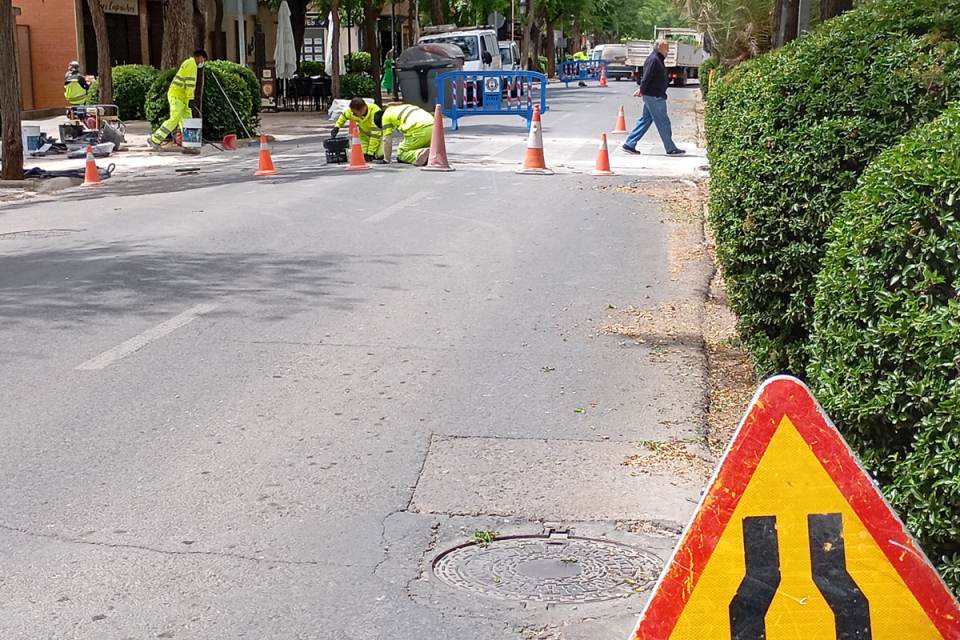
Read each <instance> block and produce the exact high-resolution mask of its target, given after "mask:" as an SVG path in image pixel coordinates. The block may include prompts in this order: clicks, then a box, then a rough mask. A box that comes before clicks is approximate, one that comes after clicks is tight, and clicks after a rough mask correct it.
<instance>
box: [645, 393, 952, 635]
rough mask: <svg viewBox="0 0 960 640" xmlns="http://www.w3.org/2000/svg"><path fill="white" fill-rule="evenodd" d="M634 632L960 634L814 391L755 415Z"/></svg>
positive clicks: (762, 402)
mask: <svg viewBox="0 0 960 640" xmlns="http://www.w3.org/2000/svg"><path fill="white" fill-rule="evenodd" d="M633 638H634V640H921V639H922V640H935V639H944V640H960V607H958V605H957V601H956V600H955V599H954V597H953V596H952V595H951V594H950V591H949V590H948V589H947V587H946V585H945V584H944V583H943V581H942V580H941V579H940V576H939V575H937V572H936V570H935V569H934V568H933V567H932V566H931V564H930V562H929V561H928V560H927V558H926V556H925V555H924V554H923V551H921V550H920V548H919V547H918V546H917V545H916V543H915V542H914V541H913V539H912V538H911V537H910V535H909V534H907V532H906V530H905V529H904V526H903V524H902V523H901V522H900V520H899V519H898V518H897V516H896V515H895V514H894V512H893V510H892V509H891V508H890V505H888V504H887V502H886V501H885V500H884V499H883V496H882V495H881V494H880V492H879V491H878V490H877V488H876V486H875V485H874V484H873V482H872V481H871V479H870V477H869V476H868V475H867V473H866V472H865V471H864V470H863V468H862V467H860V465H859V463H858V462H857V460H856V458H855V457H854V455H853V452H852V451H851V450H850V448H849V447H848V446H847V444H846V443H845V442H844V440H843V438H842V437H841V436H840V434H839V433H838V432H837V430H836V428H835V427H834V426H833V424H832V423H831V422H830V419H829V418H828V417H827V416H826V415H825V414H824V413H823V411H822V409H821V408H820V406H819V405H818V404H817V401H816V400H815V399H814V398H813V396H812V395H811V394H810V391H809V390H808V389H807V388H806V387H805V386H804V385H803V383H801V382H800V381H799V380H796V379H795V378H790V377H787V376H777V377H775V378H771V379H770V380H768V381H766V382H765V383H764V384H763V386H761V387H760V389H759V391H757V395H756V396H754V399H753V401H752V402H751V404H750V407H749V409H748V411H747V415H746V417H745V418H744V420H743V422H742V423H741V424H740V428H739V429H738V430H737V433H736V435H735V436H734V439H733V442H732V443H731V445H730V448H729V449H728V450H727V452H726V454H725V455H724V458H723V460H722V461H721V463H720V467H719V468H718V470H717V472H716V474H715V475H714V477H713V479H712V480H711V481H710V485H709V486H708V488H707V491H706V492H705V493H704V495H703V498H702V499H701V501H700V504H699V506H698V507H697V510H696V513H695V514H694V516H693V519H692V520H691V521H690V524H689V525H688V526H687V528H686V531H684V534H683V537H682V539H681V541H680V544H679V546H678V547H677V549H676V550H675V551H674V553H673V557H672V558H671V559H670V562H669V563H668V564H667V566H666V568H665V569H664V571H663V574H662V575H661V576H660V580H659V581H658V582H657V586H656V588H655V589H654V592H653V595H652V597H651V598H650V601H649V602H648V603H647V606H646V608H645V609H644V612H643V614H641V616H640V622H639V623H638V625H637V628H636V630H635V632H634V636H633Z"/></svg>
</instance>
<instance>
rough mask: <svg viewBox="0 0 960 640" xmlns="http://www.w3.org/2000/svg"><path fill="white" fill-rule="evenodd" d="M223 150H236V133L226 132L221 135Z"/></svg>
mask: <svg viewBox="0 0 960 640" xmlns="http://www.w3.org/2000/svg"><path fill="white" fill-rule="evenodd" d="M223 150H224V151H236V150H237V134H235V133H228V134H227V135H225V136H223Z"/></svg>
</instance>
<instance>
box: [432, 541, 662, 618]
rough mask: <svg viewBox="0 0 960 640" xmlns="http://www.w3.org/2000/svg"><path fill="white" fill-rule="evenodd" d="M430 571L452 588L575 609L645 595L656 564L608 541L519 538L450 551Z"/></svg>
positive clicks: (465, 546) (654, 559)
mask: <svg viewBox="0 0 960 640" xmlns="http://www.w3.org/2000/svg"><path fill="white" fill-rule="evenodd" d="M433 571H434V573H435V574H436V575H437V577H439V578H440V579H441V580H443V581H444V582H445V583H447V584H449V585H451V586H454V587H458V588H461V589H466V590H468V591H472V592H474V593H479V594H482V595H486V596H491V597H494V598H500V599H504V600H522V601H526V602H544V603H556V604H566V603H571V604H576V603H582V602H595V601H598V600H611V599H614V598H623V597H626V596H629V595H630V594H632V593H636V592H638V591H644V590H646V589H647V588H649V586H650V585H651V584H652V582H653V581H654V580H655V579H656V577H657V574H658V573H659V571H660V561H659V560H658V559H657V558H656V557H654V556H652V555H649V554H646V553H644V552H642V551H639V550H637V549H634V548H633V547H628V546H626V545H622V544H618V543H616V542H610V541H608V540H595V539H591V538H575V537H570V538H557V537H546V536H522V537H521V536H517V537H504V538H497V539H496V540H494V541H493V542H492V543H491V544H490V545H488V546H486V547H483V546H480V545H477V544H473V543H470V544H465V545H461V546H459V547H454V548H453V549H450V550H449V551H446V552H444V553H442V554H441V555H439V556H438V557H437V558H436V560H434V562H433Z"/></svg>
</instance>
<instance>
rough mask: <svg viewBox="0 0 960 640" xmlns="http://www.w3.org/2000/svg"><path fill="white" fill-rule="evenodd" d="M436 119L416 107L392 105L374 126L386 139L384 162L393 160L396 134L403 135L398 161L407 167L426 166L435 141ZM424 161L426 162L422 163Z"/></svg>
mask: <svg viewBox="0 0 960 640" xmlns="http://www.w3.org/2000/svg"><path fill="white" fill-rule="evenodd" d="M433 121H434V120H433V116H431V115H430V114H429V113H427V112H426V111H424V110H423V109H421V108H420V107H417V106H414V105H412V104H396V105H391V106H389V107H387V108H386V109H384V110H383V111H381V112H379V113H378V114H376V115H375V116H374V124H375V125H376V126H377V127H378V128H379V129H380V130H381V135H382V137H383V159H384V161H385V162H390V160H391V158H392V156H393V130H394V129H396V130H398V131H399V132H400V133H401V134H403V140H401V141H400V146H399V147H398V148H397V160H399V161H400V162H403V163H404V164H415V165H417V166H421V167H422V166H423V165H425V164H426V163H427V156H428V155H429V153H428V151H427V150H428V149H429V148H430V143H431V140H432V138H433ZM421 157H422V161H421Z"/></svg>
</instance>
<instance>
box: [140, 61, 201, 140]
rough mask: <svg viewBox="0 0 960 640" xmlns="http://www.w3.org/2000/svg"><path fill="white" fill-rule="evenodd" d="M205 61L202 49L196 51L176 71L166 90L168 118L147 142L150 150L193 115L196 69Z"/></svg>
mask: <svg viewBox="0 0 960 640" xmlns="http://www.w3.org/2000/svg"><path fill="white" fill-rule="evenodd" d="M206 61H207V52H206V51H204V50H203V49H197V50H196V51H194V52H193V55H192V56H191V57H189V58H187V59H186V60H184V61H183V64H181V65H180V68H179V69H177V75H175V76H174V77H173V81H172V82H171V83H170V88H169V89H167V103H168V104H169V105H170V117H168V118H167V119H166V120H165V121H164V123H163V124H161V125H160V128H159V129H157V130H156V131H154V132H153V135H152V136H150V139H149V140H148V142H149V143H150V146H151V147H152V148H154V149H159V148H160V145H161V144H162V143H163V141H164V140H166V139H167V138H168V137H169V136H170V134H171V133H173V132H174V131H176V129H177V127H179V126H180V125H181V124H183V119H184V118H189V117H190V116H191V115H192V114H193V112H194V109H195V108H196V107H195V106H194V104H193V98H194V94H195V93H196V91H197V69H202V68H203V65H204V63H205V62H206ZM198 115H199V114H198Z"/></svg>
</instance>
